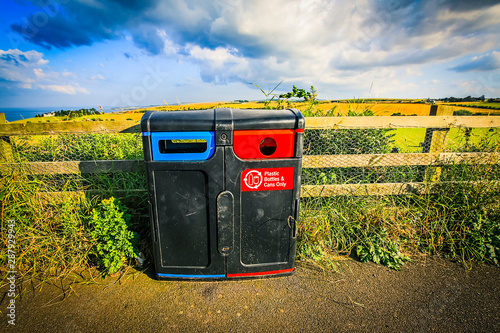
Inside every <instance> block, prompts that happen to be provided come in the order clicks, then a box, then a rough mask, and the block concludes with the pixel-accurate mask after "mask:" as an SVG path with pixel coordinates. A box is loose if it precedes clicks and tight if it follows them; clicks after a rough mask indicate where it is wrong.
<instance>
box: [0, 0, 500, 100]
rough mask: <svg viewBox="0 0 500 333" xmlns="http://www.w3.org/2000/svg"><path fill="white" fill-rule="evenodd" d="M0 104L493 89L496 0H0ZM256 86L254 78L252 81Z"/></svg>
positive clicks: (490, 92)
mask: <svg viewBox="0 0 500 333" xmlns="http://www.w3.org/2000/svg"><path fill="white" fill-rule="evenodd" d="M1 6H2V10H1V13H0V31H1V33H0V107H3V108H7V107H58V106H62V105H64V106H71V107H96V108H97V105H102V106H104V107H123V106H146V105H162V104H164V103H168V104H175V103H178V102H180V103H189V102H216V101H231V100H236V99H247V100H260V99H265V95H264V94H263V93H262V92H261V91H260V89H259V88H257V86H259V87H261V88H262V89H263V90H264V91H265V92H269V91H270V90H272V89H273V88H274V87H275V86H276V85H278V84H279V83H280V82H282V83H281V85H279V86H278V88H277V89H276V91H275V92H276V93H283V92H287V91H290V90H291V88H292V86H293V85H296V86H297V87H299V88H304V89H306V90H308V89H309V88H310V86H311V85H314V87H315V88H316V89H317V90H318V91H319V98H320V99H347V98H441V97H446V96H455V97H465V96H469V95H471V96H481V95H485V96H486V97H487V98H488V97H500V0H499V1H489V0H475V1H471V0H387V1H382V0H373V1H367V0H212V1H201V0H200V1H194V0H142V1H141V0H128V1H125V0H104V1H97V0H31V1H28V0H3V1H2V3H1ZM256 85H257V86H256Z"/></svg>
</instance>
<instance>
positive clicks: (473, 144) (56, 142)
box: [2, 118, 500, 191]
mask: <svg viewBox="0 0 500 333" xmlns="http://www.w3.org/2000/svg"><path fill="white" fill-rule="evenodd" d="M415 119H416V121H417V118H415ZM141 140H142V139H141V135H140V133H86V134H58V135H21V136H12V137H10V138H8V140H6V139H5V138H3V140H2V142H3V143H4V147H7V148H8V149H3V151H2V154H3V156H2V160H3V161H7V162H13V163H19V164H21V165H22V164H26V163H28V164H30V170H29V171H30V172H31V173H33V174H35V175H34V176H33V177H38V178H39V177H43V179H44V181H45V182H47V184H52V185H53V188H54V189H58V190H60V191H63V190H66V191H67V190H72V191H75V190H89V189H96V190H97V189H104V190H107V191H110V190H115V189H116V190H126V189H133V188H135V189H144V188H145V180H144V179H145V177H144V176H140V174H141V173H140V172H120V173H112V172H109V173H106V172H104V173H103V172H91V171H92V164H90V167H88V168H87V170H82V168H81V164H78V163H77V164H74V170H73V169H71V165H70V164H65V165H64V168H63V170H61V165H60V164H58V163H52V164H51V163H39V162H70V161H74V162H82V161H103V160H106V161H110V160H111V161H123V160H143V150H142V141H141ZM499 141H500V129H499V128H474V129H472V128H452V129H448V128H432V129H425V128H398V129H386V128H380V129H306V131H305V139H304V155H305V156H304V164H303V167H304V169H303V174H302V184H303V185H332V184H337V185H342V184H370V183H374V184H381V183H408V182H422V181H428V180H429V177H430V175H431V173H432V174H434V176H435V175H436V172H435V169H436V168H439V179H440V180H443V181H453V180H455V181H461V180H469V179H470V177H471V176H472V177H473V178H481V177H483V178H488V179H491V178H494V177H495V176H494V175H495V172H494V171H495V170H496V169H497V168H498V164H496V163H494V162H495V161H493V163H491V161H488V160H485V159H484V158H483V159H482V160H481V156H480V155H478V156H474V155H471V157H470V158H468V159H467V160H464V158H463V156H465V155H464V154H466V153H476V152H489V153H493V154H494V153H495V152H496V150H497V147H498V146H499ZM432 154H434V155H432ZM436 154H441V155H436ZM438 156H439V157H438ZM467 156H468V155H467ZM487 158H490V159H491V155H488V157H487ZM33 162H35V163H33ZM465 162H467V163H465ZM36 163H38V164H36ZM457 164H462V169H460V170H461V171H460V172H457V170H458V169H457V166H456V165H457ZM465 164H467V165H468V168H469V169H471V168H472V166H474V168H473V169H474V170H476V171H475V172H474V173H473V174H471V173H470V172H465V169H464V168H467V167H466V166H465ZM495 164H496V165H495ZM481 165H482V167H480V166H481ZM479 169H480V170H479ZM484 170H488V171H489V173H484ZM452 171H453V172H452ZM426 177H427V178H426ZM437 180H438V179H434V181H437ZM48 188H52V187H51V186H48Z"/></svg>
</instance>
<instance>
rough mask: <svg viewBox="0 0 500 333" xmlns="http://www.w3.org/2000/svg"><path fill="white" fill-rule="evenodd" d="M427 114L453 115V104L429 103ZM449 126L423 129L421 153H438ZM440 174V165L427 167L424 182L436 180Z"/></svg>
mask: <svg viewBox="0 0 500 333" xmlns="http://www.w3.org/2000/svg"><path fill="white" fill-rule="evenodd" d="M429 116H453V106H449V105H435V104H434V105H431V109H430V113H429ZM449 131H450V129H449V128H428V129H426V130H425V140H424V142H423V150H422V152H423V153H440V152H443V151H444V150H445V148H446V142H447V140H448V132H449ZM440 176H441V167H427V168H426V169H425V174H424V179H423V180H424V181H425V182H431V183H434V182H438V181H439V178H440Z"/></svg>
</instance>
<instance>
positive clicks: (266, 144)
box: [259, 138, 276, 156]
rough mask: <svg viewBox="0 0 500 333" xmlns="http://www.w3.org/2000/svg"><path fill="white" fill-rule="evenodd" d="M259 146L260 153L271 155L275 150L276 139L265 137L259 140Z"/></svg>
mask: <svg viewBox="0 0 500 333" xmlns="http://www.w3.org/2000/svg"><path fill="white" fill-rule="evenodd" d="M259 148H260V152H261V153H262V154H264V155H266V156H269V155H272V154H274V152H275V151H276V141H275V140H274V139H273V138H265V139H264V140H262V141H261V142H260V146H259Z"/></svg>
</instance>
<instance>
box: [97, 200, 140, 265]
mask: <svg viewBox="0 0 500 333" xmlns="http://www.w3.org/2000/svg"><path fill="white" fill-rule="evenodd" d="M88 224H89V227H90V229H91V231H90V236H91V237H92V238H93V239H94V240H95V241H96V245H95V247H94V248H93V250H92V252H91V253H92V254H93V255H94V256H95V257H96V258H97V261H98V263H99V265H101V266H103V267H104V271H105V273H108V274H113V273H116V272H117V271H119V270H120V269H121V268H122V266H123V265H124V263H125V261H126V260H127V259H128V258H132V257H133V256H134V252H137V251H135V249H134V246H133V243H134V238H135V235H134V233H133V232H132V231H129V230H128V228H129V226H130V215H129V214H128V213H127V209H126V207H125V206H123V205H122V204H121V203H120V201H119V200H118V199H115V198H113V197H111V198H109V199H104V200H102V202H101V203H100V204H99V205H98V206H97V208H94V209H93V210H92V214H91V216H90V218H89V221H88Z"/></svg>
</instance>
